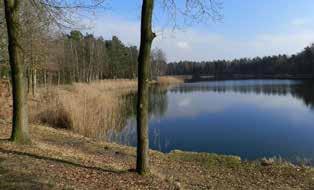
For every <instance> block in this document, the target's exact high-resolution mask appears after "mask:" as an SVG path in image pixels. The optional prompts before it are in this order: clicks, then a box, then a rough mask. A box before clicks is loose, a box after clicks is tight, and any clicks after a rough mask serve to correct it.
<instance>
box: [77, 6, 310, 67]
mask: <svg viewBox="0 0 314 190" xmlns="http://www.w3.org/2000/svg"><path fill="white" fill-rule="evenodd" d="M160 1H161V0H156V6H155V15H154V30H155V31H156V32H157V34H158V38H157V39H156V40H155V41H154V47H158V48H161V49H163V50H164V51H165V53H166V55H167V58H168V60H169V61H175V60H213V59H233V58H241V57H254V56H264V55H274V54H293V53H297V52H299V51H301V50H302V49H303V48H304V47H305V46H307V45H309V44H311V43H312V42H314V11H313V7H314V1H313V0H220V1H221V2H222V3H223V9H222V10H221V13H222V14H223V20H222V21H221V22H206V23H200V24H194V25H185V27H181V28H180V29H176V30H173V23H172V22H169V19H168V17H167V16H165V15H167V14H166V13H165V12H164V11H163V10H162V9H161V8H160V6H159V5H160V4H159V2H160ZM108 2H109V3H108V4H107V9H106V10H97V11H96V13H95V15H94V16H93V17H92V19H91V20H90V19H82V22H84V24H88V25H89V26H91V27H92V28H91V29H89V32H91V33H94V34H95V35H96V36H100V35H101V36H104V37H105V38H110V37H111V36H112V35H117V36H118V37H119V38H120V39H121V40H122V41H123V42H125V43H126V44H127V45H138V44H139V26H140V25H139V18H140V7H141V1H140V0H111V1H108ZM177 2H178V3H179V4H181V5H182V3H183V2H184V0H177ZM178 22H179V23H180V19H179V20H178Z"/></svg>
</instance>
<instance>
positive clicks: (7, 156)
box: [0, 86, 314, 190]
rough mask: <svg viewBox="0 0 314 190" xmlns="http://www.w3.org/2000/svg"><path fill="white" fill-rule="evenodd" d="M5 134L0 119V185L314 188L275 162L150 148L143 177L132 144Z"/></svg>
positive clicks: (47, 130) (62, 134)
mask: <svg viewBox="0 0 314 190" xmlns="http://www.w3.org/2000/svg"><path fill="white" fill-rule="evenodd" d="M0 88H1V86H0ZM0 95H1V94H0ZM8 97H9V96H8V95H5V93H3V94H2V98H7V101H2V103H3V104H6V103H8V102H9V98H8ZM0 99H1V97H0ZM6 107H7V108H8V110H9V109H10V108H11V104H10V103H9V104H8V105H7V106H6ZM1 109H2V105H1ZM3 115H5V114H3ZM10 133H11V123H10V121H9V120H8V119H7V117H6V118H2V119H1V118H0V189H282V190H289V189H314V168H311V167H306V166H297V165H293V164H291V163H289V162H285V161H280V160H278V161H274V162H271V163H265V162H261V161H243V160H241V159H240V158H239V157H236V156H223V155H216V154H207V153H192V152H182V151H173V152H171V153H169V154H164V153H161V152H158V151H153V150H151V151H150V166H151V174H150V175H148V176H146V177H142V176H140V175H138V174H137V173H136V172H134V168H135V160H136V157H135V148H133V147H127V146H122V145H117V144H113V143H106V142H100V141H96V140H94V139H92V138H87V137H84V136H81V135H78V134H75V133H73V132H71V131H69V130H62V129H54V128H51V127H47V126H43V125H31V127H30V134H31V137H32V144H31V145H27V146H22V145H16V144H14V143H11V142H10V141H8V140H7V139H8V138H9V136H10Z"/></svg>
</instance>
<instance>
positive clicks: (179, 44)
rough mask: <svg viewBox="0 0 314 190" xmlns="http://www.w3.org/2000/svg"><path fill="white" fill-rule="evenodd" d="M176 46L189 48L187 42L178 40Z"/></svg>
mask: <svg viewBox="0 0 314 190" xmlns="http://www.w3.org/2000/svg"><path fill="white" fill-rule="evenodd" d="M177 46H178V48H181V49H189V48H190V45H189V44H188V43H187V42H178V43H177Z"/></svg>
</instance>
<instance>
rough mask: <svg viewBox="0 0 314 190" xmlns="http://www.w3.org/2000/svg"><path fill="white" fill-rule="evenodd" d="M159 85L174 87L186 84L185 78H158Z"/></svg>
mask: <svg viewBox="0 0 314 190" xmlns="http://www.w3.org/2000/svg"><path fill="white" fill-rule="evenodd" d="M157 83H158V84H159V85H172V84H180V83H184V78H183V77H180V76H161V77H158V80H157Z"/></svg>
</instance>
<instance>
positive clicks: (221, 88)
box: [170, 81, 314, 109]
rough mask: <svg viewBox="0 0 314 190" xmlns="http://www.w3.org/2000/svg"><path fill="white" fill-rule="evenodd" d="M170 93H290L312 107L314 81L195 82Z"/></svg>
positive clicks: (281, 94) (313, 103) (176, 88)
mask: <svg viewBox="0 0 314 190" xmlns="http://www.w3.org/2000/svg"><path fill="white" fill-rule="evenodd" d="M170 91H171V92H172V93H192V92H217V93H228V92H236V93H241V94H257V95H259V94H262V95H277V96H285V95H288V94H290V95H292V96H293V97H295V98H297V99H300V100H302V101H303V102H304V104H305V105H306V106H308V107H310V108H312V109H314V82H313V81H302V82H301V81H300V82H296V83H294V82H291V83H290V82H289V83H282V84H280V83H252V84H246V83H245V82H244V84H241V83H237V84H230V83H229V84H228V85H225V84H224V83H221V82H220V83H197V84H187V85H180V86H177V87H175V88H172V89H171V90H170Z"/></svg>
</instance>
